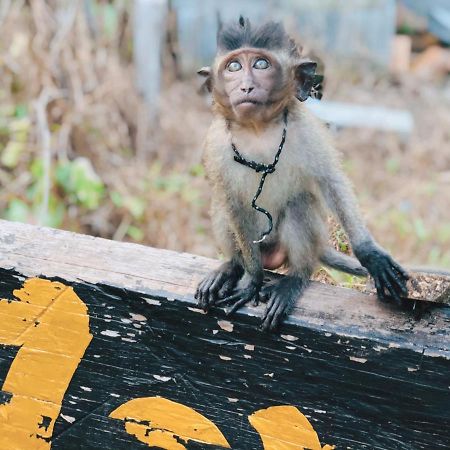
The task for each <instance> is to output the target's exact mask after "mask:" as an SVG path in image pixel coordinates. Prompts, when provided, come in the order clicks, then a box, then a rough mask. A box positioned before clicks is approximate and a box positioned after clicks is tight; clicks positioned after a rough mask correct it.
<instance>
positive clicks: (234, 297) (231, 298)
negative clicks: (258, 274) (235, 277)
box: [216, 291, 242, 306]
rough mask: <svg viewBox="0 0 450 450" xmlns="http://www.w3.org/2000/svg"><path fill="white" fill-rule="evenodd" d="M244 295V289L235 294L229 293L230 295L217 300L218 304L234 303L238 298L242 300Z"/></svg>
mask: <svg viewBox="0 0 450 450" xmlns="http://www.w3.org/2000/svg"><path fill="white" fill-rule="evenodd" d="M241 297H242V291H239V292H237V293H235V294H233V295H229V296H228V297H225V298H222V299H221V300H218V301H217V302H216V306H226V305H229V304H230V303H233V302H235V301H237V300H240V299H241Z"/></svg>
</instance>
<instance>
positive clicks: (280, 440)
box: [248, 406, 334, 450]
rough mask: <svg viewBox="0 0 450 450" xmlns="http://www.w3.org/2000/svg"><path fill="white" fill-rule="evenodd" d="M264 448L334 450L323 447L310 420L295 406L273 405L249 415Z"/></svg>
mask: <svg viewBox="0 0 450 450" xmlns="http://www.w3.org/2000/svg"><path fill="white" fill-rule="evenodd" d="M248 420H249V422H250V423H251V424H252V426H253V428H255V429H256V431H257V432H258V433H259V435H260V436H261V439H262V441H263V445H264V450H306V449H307V450H333V449H334V446H330V445H325V446H324V447H322V446H321V445H320V442H319V437H318V436H317V433H316V432H315V431H314V428H313V427H312V425H311V424H310V423H309V420H308V419H307V418H306V417H305V416H304V415H303V414H302V413H301V412H300V411H299V410H298V409H297V408H296V407H295V406H272V407H270V408H267V409H260V410H259V411H256V412H255V413H253V414H252V415H251V416H249V417H248Z"/></svg>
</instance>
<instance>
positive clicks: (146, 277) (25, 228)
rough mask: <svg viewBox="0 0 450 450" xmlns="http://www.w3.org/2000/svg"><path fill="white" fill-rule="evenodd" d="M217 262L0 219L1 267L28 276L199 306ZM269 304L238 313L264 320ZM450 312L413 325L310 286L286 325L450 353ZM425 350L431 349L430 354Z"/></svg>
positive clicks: (404, 316)
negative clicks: (201, 287) (201, 286)
mask: <svg viewBox="0 0 450 450" xmlns="http://www.w3.org/2000/svg"><path fill="white" fill-rule="evenodd" d="M218 265H219V261H216V260H212V259H209V258H205V257H202V256H196V255H191V254H188V253H177V252H174V251H170V250H162V249H156V248H151V247H145V246H142V245H137V244H131V243H119V242H114V241H110V240H106V239H101V238H95V237H92V236H86V235H79V234H75V233H71V232H68V231H61V230H54V229H50V228H43V227H35V226H32V225H26V224H20V223H13V222H7V221H0V267H2V268H10V269H14V270H16V271H18V272H20V273H22V274H24V275H26V276H38V275H43V276H46V277H58V278H62V279H64V280H68V281H83V282H88V283H94V284H97V283H102V284H107V285H109V286H114V287H119V288H123V289H128V290H130V291H133V292H138V293H143V294H148V295H152V296H157V297H161V298H177V299H178V300H181V301H183V302H186V303H189V304H191V305H192V307H195V304H196V302H195V300H194V298H193V294H194V292H195V288H196V286H197V284H198V283H199V281H200V280H201V279H202V278H203V277H204V276H205V275H206V274H207V272H208V271H210V270H212V269H214V268H216V267H217V266H218ZM263 308H264V306H259V307H246V308H242V309H241V310H240V311H239V313H240V314H244V315H248V316H258V315H261V313H262V310H263ZM449 317H450V314H449V311H448V309H435V310H431V311H429V312H427V314H426V319H425V320H415V318H414V316H413V315H412V313H411V312H410V311H403V310H401V309H399V308H398V307H397V306H396V305H392V304H388V303H382V302H380V301H378V300H377V299H376V297H375V296H374V295H369V294H364V293H361V292H358V291H356V290H352V289H345V288H341V287H336V286H329V285H325V284H321V283H313V284H312V286H311V287H310V288H309V289H308V290H307V291H306V293H305V294H304V296H303V297H302V298H301V299H300V300H299V301H298V302H297V305H296V307H295V309H294V311H293V313H292V315H291V316H290V317H289V318H288V320H287V322H288V323H290V324H296V325H297V326H306V327H308V328H312V329H318V330H322V331H326V332H333V333H337V334H342V335H347V336H354V337H360V338H371V339H378V340H383V341H385V340H388V341H390V342H391V343H392V345H403V346H405V347H407V348H412V349H414V350H415V351H419V352H422V351H423V350H424V348H425V347H430V348H432V349H433V352H438V353H442V354H446V355H450V336H449V335H444V336H443V335H442V333H441V331H442V330H443V329H446V328H447V327H448V320H449ZM427 351H428V350H427Z"/></svg>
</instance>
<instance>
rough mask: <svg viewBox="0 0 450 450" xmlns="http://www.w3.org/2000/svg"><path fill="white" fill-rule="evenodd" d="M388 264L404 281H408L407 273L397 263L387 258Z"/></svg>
mask: <svg viewBox="0 0 450 450" xmlns="http://www.w3.org/2000/svg"><path fill="white" fill-rule="evenodd" d="M389 263H390V265H391V267H392V268H393V269H394V270H395V271H396V272H398V273H399V274H400V276H401V277H402V278H403V279H404V280H409V274H408V272H407V271H406V270H405V269H404V268H403V267H402V266H401V265H400V264H399V263H398V262H397V261H394V259H392V257H391V256H389Z"/></svg>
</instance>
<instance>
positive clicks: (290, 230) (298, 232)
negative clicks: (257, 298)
mask: <svg viewBox="0 0 450 450" xmlns="http://www.w3.org/2000/svg"><path fill="white" fill-rule="evenodd" d="M279 235H280V241H281V245H282V246H283V247H284V248H286V250H287V253H288V255H287V256H288V265H289V273H288V275H287V276H285V277H283V278H281V279H279V280H277V281H275V282H273V283H270V284H269V285H267V286H265V287H264V288H263V290H262V296H263V297H265V298H266V299H267V306H266V310H265V312H264V315H263V319H262V329H263V330H265V331H269V330H270V331H272V330H274V329H275V328H277V327H278V325H279V324H280V322H281V321H282V319H283V318H284V317H285V316H286V315H287V314H289V312H290V311H291V310H292V308H293V306H294V304H295V301H296V300H297V299H298V298H299V297H300V296H301V294H302V293H303V291H304V290H305V289H306V288H307V287H308V285H309V280H310V277H311V275H312V273H313V272H314V269H315V267H316V266H317V263H318V259H319V255H321V254H322V252H323V246H324V243H325V240H326V237H325V236H326V233H325V226H324V222H323V218H322V217H321V212H320V209H319V207H318V205H317V202H316V200H315V198H314V197H313V196H312V195H310V194H308V193H304V194H301V195H299V196H298V197H297V198H296V199H295V201H293V202H292V203H291V205H290V206H289V207H288V208H287V210H286V214H285V218H284V220H283V222H282V224H281V226H280V230H279Z"/></svg>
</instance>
